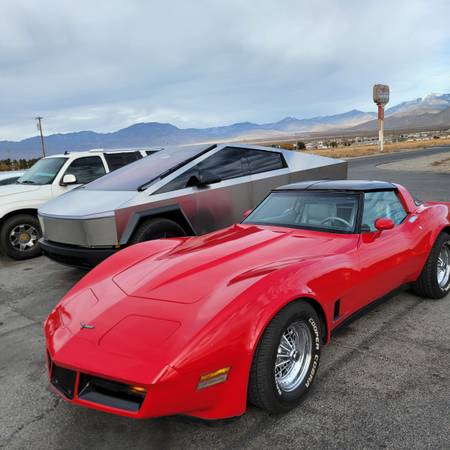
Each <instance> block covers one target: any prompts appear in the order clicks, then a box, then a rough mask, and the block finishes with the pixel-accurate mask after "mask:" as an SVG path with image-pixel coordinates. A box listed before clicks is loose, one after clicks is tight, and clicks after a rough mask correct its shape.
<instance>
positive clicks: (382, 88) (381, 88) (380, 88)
mask: <svg viewBox="0 0 450 450" xmlns="http://www.w3.org/2000/svg"><path fill="white" fill-rule="evenodd" d="M373 101H374V102H375V103H376V105H377V106H378V148H379V150H380V152H383V151H384V106H385V105H386V104H387V103H388V102H389V86H387V85H386V84H374V86H373Z"/></svg>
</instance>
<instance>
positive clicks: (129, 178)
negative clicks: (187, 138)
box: [82, 145, 215, 191]
mask: <svg viewBox="0 0 450 450" xmlns="http://www.w3.org/2000/svg"><path fill="white" fill-rule="evenodd" d="M214 147H215V146H211V145H190V146H186V147H167V148H165V149H164V150H160V151H158V152H157V153H154V154H153V155H151V156H149V157H147V158H143V159H140V160H139V161H136V162H134V163H131V164H128V165H127V166H124V167H122V168H120V169H117V170H115V171H114V172H111V173H109V174H107V175H105V176H103V177H101V178H99V179H97V180H95V181H93V182H92V183H89V184H86V185H85V186H83V187H82V189H87V190H89V191H139V190H144V189H146V188H147V187H149V186H150V185H151V184H152V183H154V182H155V181H157V180H160V179H162V178H164V177H165V176H167V175H168V174H169V173H172V172H173V171H175V170H177V169H178V168H180V167H182V166H183V165H185V164H187V163H188V162H189V161H192V160H193V159H194V158H196V157H198V156H200V155H201V154H203V153H205V152H207V151H209V150H211V149H212V148H214Z"/></svg>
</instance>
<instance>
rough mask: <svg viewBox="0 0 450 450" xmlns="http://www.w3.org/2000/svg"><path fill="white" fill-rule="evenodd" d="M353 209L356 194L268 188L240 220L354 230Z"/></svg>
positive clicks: (345, 231) (280, 225)
mask: <svg viewBox="0 0 450 450" xmlns="http://www.w3.org/2000/svg"><path fill="white" fill-rule="evenodd" d="M357 212H358V195H357V194H353V193H348V194H347V193H334V192H326V191H324V192H305V191H284V192H283V191H279V192H272V193H271V194H270V195H269V196H268V197H267V198H266V199H265V200H264V201H263V202H262V203H261V204H260V205H259V206H258V207H257V208H256V209H255V210H254V211H253V212H252V213H251V214H250V215H249V216H248V217H247V218H246V219H245V220H244V221H243V223H252V224H258V225H274V226H278V227H288V228H303V229H306V230H317V231H328V232H333V233H335V232H337V233H355V232H356V219H357V216H358V214H357Z"/></svg>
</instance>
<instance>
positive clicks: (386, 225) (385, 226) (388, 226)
mask: <svg viewBox="0 0 450 450" xmlns="http://www.w3.org/2000/svg"><path fill="white" fill-rule="evenodd" d="M374 225H375V228H376V229H377V230H378V231H383V230H392V228H394V226H395V224H394V221H393V220H392V219H388V218H387V217H380V218H378V219H376V220H375V223H374Z"/></svg>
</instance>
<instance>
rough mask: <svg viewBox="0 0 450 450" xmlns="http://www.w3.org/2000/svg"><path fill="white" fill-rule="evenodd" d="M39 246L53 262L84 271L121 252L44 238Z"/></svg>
mask: <svg viewBox="0 0 450 450" xmlns="http://www.w3.org/2000/svg"><path fill="white" fill-rule="evenodd" d="M39 246H40V248H41V250H42V252H43V253H44V255H46V256H47V257H48V258H50V259H51V260H53V261H56V262H58V263H60V264H64V265H66V266H70V267H77V268H79V269H83V270H89V269H92V268H93V267H95V266H96V265H97V264H99V263H101V262H102V261H103V260H104V259H106V258H108V256H111V255H113V254H114V253H115V252H117V251H118V250H119V249H116V248H101V249H97V248H83V247H76V246H71V245H64V244H59V243H55V242H51V241H47V240H45V239H44V238H41V239H40V240H39Z"/></svg>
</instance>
